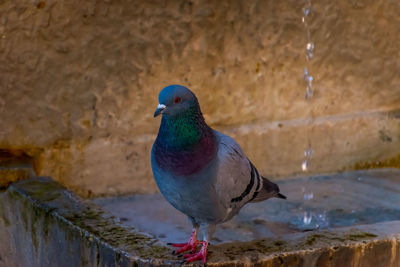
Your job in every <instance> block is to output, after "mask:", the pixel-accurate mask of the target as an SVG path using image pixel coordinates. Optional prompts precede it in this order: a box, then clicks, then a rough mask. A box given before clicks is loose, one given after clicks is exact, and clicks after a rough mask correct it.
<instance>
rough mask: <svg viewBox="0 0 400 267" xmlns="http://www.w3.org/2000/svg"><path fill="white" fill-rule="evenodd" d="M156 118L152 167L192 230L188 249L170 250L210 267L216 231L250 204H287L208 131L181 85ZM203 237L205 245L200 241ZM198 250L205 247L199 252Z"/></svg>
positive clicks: (169, 92)
mask: <svg viewBox="0 0 400 267" xmlns="http://www.w3.org/2000/svg"><path fill="white" fill-rule="evenodd" d="M158 100H159V104H158V106H157V109H156V111H155V113H154V117H157V116H159V115H162V119H161V125H160V128H159V131H158V135H157V138H156V139H155V141H154V144H153V146H152V150H151V167H152V171H153V176H154V178H155V181H156V183H157V186H158V188H159V190H160V192H161V193H162V194H163V196H164V197H165V199H166V200H167V201H168V202H169V203H170V204H171V205H172V206H173V207H175V208H176V209H177V210H179V211H181V212H182V213H184V214H185V215H186V216H187V217H188V219H189V221H190V222H191V223H192V225H193V230H192V233H191V236H190V238H189V241H188V242H187V243H178V244H175V243H174V244H172V243H168V245H171V246H173V247H175V248H177V249H176V250H175V251H174V252H173V254H175V255H178V254H181V253H183V252H188V251H189V254H185V255H183V258H184V261H185V262H192V261H197V260H201V261H202V262H203V263H204V264H206V260H207V247H208V245H209V242H210V240H211V238H212V235H213V233H214V232H215V229H216V225H218V224H221V223H223V222H226V221H228V220H230V219H231V218H232V217H233V216H235V215H236V214H237V213H238V212H239V210H240V209H241V208H242V207H243V206H244V205H245V204H247V203H250V202H259V201H263V200H266V199H269V198H271V197H276V198H282V199H286V197H285V196H284V195H282V194H281V193H279V187H278V185H276V184H275V183H273V182H271V181H269V180H268V179H266V178H264V177H263V176H261V175H260V174H259V172H258V171H257V169H256V167H254V165H253V164H252V162H251V161H250V160H249V159H248V158H247V157H246V155H245V154H244V152H243V151H242V149H241V148H240V146H239V144H238V143H236V141H235V140H234V139H232V138H231V137H229V136H227V135H224V134H222V133H220V132H218V131H216V130H213V129H212V128H210V127H209V126H208V125H207V123H206V122H205V120H204V117H203V115H202V113H201V110H200V105H199V102H198V100H197V97H196V96H195V94H194V93H193V92H192V91H190V90H189V89H188V88H186V87H184V86H182V85H170V86H167V87H165V88H164V89H163V90H161V92H160V94H159V97H158ZM199 230H200V231H201V232H202V234H203V240H202V241H199V240H198V239H197V232H198V231H199ZM198 246H201V249H200V251H198V252H197V248H198Z"/></svg>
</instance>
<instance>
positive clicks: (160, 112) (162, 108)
mask: <svg viewBox="0 0 400 267" xmlns="http://www.w3.org/2000/svg"><path fill="white" fill-rule="evenodd" d="M165 108H166V106H165V105H164V104H158V106H157V109H156V112H154V118H155V117H157V116H158V115H160V114H162V113H163V111H164V109H165Z"/></svg>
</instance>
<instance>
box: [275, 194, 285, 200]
mask: <svg viewBox="0 0 400 267" xmlns="http://www.w3.org/2000/svg"><path fill="white" fill-rule="evenodd" d="M275 197H277V198H282V199H286V196H285V195H282V194H281V193H278V194H276V196H275Z"/></svg>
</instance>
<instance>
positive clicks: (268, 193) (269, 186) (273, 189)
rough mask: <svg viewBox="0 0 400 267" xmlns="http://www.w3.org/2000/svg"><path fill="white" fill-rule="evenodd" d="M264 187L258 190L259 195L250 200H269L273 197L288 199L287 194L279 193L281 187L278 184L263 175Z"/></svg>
mask: <svg viewBox="0 0 400 267" xmlns="http://www.w3.org/2000/svg"><path fill="white" fill-rule="evenodd" d="M261 178H262V182H263V187H262V188H261V190H260V191H259V192H258V194H257V196H256V197H255V198H254V199H253V200H251V201H250V202H260V201H264V200H267V199H269V198H271V197H276V198H282V199H286V196H284V195H282V194H281V193H279V187H278V185H277V184H275V183H273V182H271V181H270V180H268V179H267V178H264V177H262V176H261Z"/></svg>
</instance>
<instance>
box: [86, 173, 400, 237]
mask: <svg viewBox="0 0 400 267" xmlns="http://www.w3.org/2000/svg"><path fill="white" fill-rule="evenodd" d="M279 186H280V188H281V192H282V193H283V194H285V195H286V196H287V197H288V199H287V200H281V199H270V200H267V201H264V202H261V203H251V204H247V205H246V206H245V207H244V208H243V209H242V210H241V211H240V213H239V214H238V215H237V216H236V217H234V218H233V219H232V220H231V221H229V222H226V223H224V224H222V225H220V226H219V227H218V229H217V231H216V233H215V235H214V239H213V240H212V241H213V243H214V244H219V243H229V242H233V241H251V240H255V239H260V238H277V237H285V236H288V235H292V234H295V233H300V232H304V231H312V230H324V229H325V230H329V229H334V228H338V227H350V226H356V225H363V224H374V223H378V222H385V221H396V220H400V206H399V205H398V203H400V171H399V170H396V169H381V170H369V171H356V172H348V173H340V174H334V175H326V176H315V177H311V178H297V179H291V180H286V181H283V182H279ZM94 202H95V203H97V204H98V205H100V206H102V207H103V209H104V210H107V211H109V212H111V213H112V214H113V215H114V216H116V217H118V218H120V220H121V222H122V223H123V224H125V225H129V226H133V227H135V228H137V229H140V230H142V231H144V232H146V233H150V234H151V235H153V236H154V237H156V238H157V239H159V240H160V241H161V242H163V243H166V242H183V241H184V240H186V239H187V238H188V236H189V234H190V231H191V225H190V223H189V221H188V220H187V218H186V216H185V215H183V214H182V213H180V212H179V211H177V210H175V209H174V208H173V207H172V206H171V205H169V203H167V202H166V200H165V199H164V198H163V196H162V195H160V194H154V195H133V196H123V197H116V198H100V199H96V200H94ZM305 217H308V220H307V218H305Z"/></svg>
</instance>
